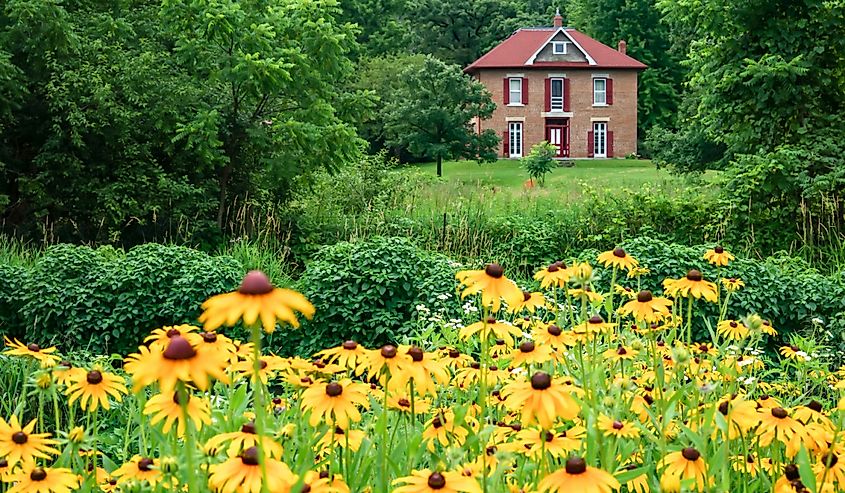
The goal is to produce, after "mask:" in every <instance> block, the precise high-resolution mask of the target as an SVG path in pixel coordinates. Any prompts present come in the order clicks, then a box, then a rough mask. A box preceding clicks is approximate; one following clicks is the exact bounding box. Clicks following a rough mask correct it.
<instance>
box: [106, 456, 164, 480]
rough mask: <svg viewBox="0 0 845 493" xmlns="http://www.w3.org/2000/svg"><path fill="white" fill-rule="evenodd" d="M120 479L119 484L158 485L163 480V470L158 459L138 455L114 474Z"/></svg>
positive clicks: (113, 473) (113, 474)
mask: <svg viewBox="0 0 845 493" xmlns="http://www.w3.org/2000/svg"><path fill="white" fill-rule="evenodd" d="M112 476H114V477H116V478H118V479H117V482H118V484H123V483H126V482H129V481H138V482H140V483H143V482H145V481H146V482H147V483H149V485H150V486H155V485H157V484H158V483H159V482H160V481H161V479H162V475H161V469H160V468H159V461H158V459H153V458H151V457H141V456H140V455H136V456H134V457H132V458H131V459H129V461H127V462H126V463H124V464H123V465H121V466H120V467H118V468H117V469H115V470H114V471H113V472H112Z"/></svg>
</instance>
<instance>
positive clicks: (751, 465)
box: [731, 454, 761, 477]
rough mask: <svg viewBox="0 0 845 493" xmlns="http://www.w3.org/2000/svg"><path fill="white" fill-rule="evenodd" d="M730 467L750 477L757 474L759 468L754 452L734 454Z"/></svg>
mask: <svg viewBox="0 0 845 493" xmlns="http://www.w3.org/2000/svg"><path fill="white" fill-rule="evenodd" d="M731 467H733V470H734V471H737V472H741V473H744V474H748V475H749V476H751V477H755V476H757V474H758V473H759V472H760V470H761V466H760V464H759V463H758V460H757V456H756V455H754V454H745V455H735V456H733V457H731Z"/></svg>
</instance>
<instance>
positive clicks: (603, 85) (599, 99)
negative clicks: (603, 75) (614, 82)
mask: <svg viewBox="0 0 845 493" xmlns="http://www.w3.org/2000/svg"><path fill="white" fill-rule="evenodd" d="M593 104H594V105H602V106H603V105H606V104H607V79H593Z"/></svg>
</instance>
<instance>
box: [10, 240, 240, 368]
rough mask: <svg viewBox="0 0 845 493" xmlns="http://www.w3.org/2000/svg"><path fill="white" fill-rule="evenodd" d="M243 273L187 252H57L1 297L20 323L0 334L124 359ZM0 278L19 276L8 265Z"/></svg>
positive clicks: (224, 261) (221, 259) (153, 248)
mask: <svg viewBox="0 0 845 493" xmlns="http://www.w3.org/2000/svg"><path fill="white" fill-rule="evenodd" d="M243 273H244V269H243V267H242V266H241V265H240V263H238V262H237V261H235V260H234V259H232V258H231V257H226V256H217V257H211V256H209V255H207V254H205V253H202V252H199V251H196V250H192V249H190V248H186V247H177V246H166V245H160V244H154V243H151V244H146V245H142V246H138V247H135V248H133V249H131V250H129V251H128V252H126V253H124V252H122V251H120V250H115V249H113V248H111V247H101V248H98V249H96V250H95V249H91V248H88V247H82V246H72V245H57V246H54V247H50V248H48V249H47V250H46V251H45V252H44V254H43V255H41V256H40V257H39V258H38V259H37V260H36V261H35V263H34V264H33V266H32V268H31V269H30V270H29V272H27V273H26V274H25V276H23V278H24V279H25V282H22V283H19V284H17V285H16V288H15V289H14V290H13V291H12V292H11V293H9V294H7V295H6V296H7V299H9V300H10V307H12V310H11V311H12V312H15V311H16V312H17V313H16V315H17V317H18V319H17V321H15V323H14V325H11V324H10V325H9V326H8V327H4V328H3V330H4V331H6V332H7V333H11V334H18V333H20V332H23V336H24V337H25V338H26V340H27V342H39V343H47V342H52V343H56V344H59V345H61V346H62V349H63V350H64V351H68V350H71V349H74V348H86V347H97V348H98V350H99V351H101V352H103V351H106V350H108V351H119V352H126V351H128V350H132V349H134V348H135V347H136V346H137V344H138V343H140V342H141V341H142V340H143V338H144V337H145V336H146V335H147V334H149V332H150V330H152V329H154V328H156V327H161V326H163V325H172V324H179V323H194V322H195V321H196V318H197V316H198V315H199V313H200V304H201V303H202V302H203V301H204V300H205V299H207V298H208V297H209V296H211V295H213V294H217V293H220V292H224V291H230V290H232V289H234V288H235V287H237V285H238V282H239V281H240V279H241V277H242V276H243ZM0 274H2V275H3V276H4V280H3V281H4V282H3V284H6V282H8V281H9V280H10V278H14V277H15V276H20V274H21V273H20V272H17V273H15V272H14V271H10V270H9V269H8V266H7V267H6V268H0ZM0 296H3V295H2V294H0ZM14 307H17V310H14ZM0 316H5V313H0Z"/></svg>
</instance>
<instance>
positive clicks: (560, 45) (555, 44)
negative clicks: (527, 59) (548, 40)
mask: <svg viewBox="0 0 845 493" xmlns="http://www.w3.org/2000/svg"><path fill="white" fill-rule="evenodd" d="M567 45H569V42H568V41H552V53H553V54H555V55H566V53H567V51H569V50H568V46H567Z"/></svg>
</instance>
